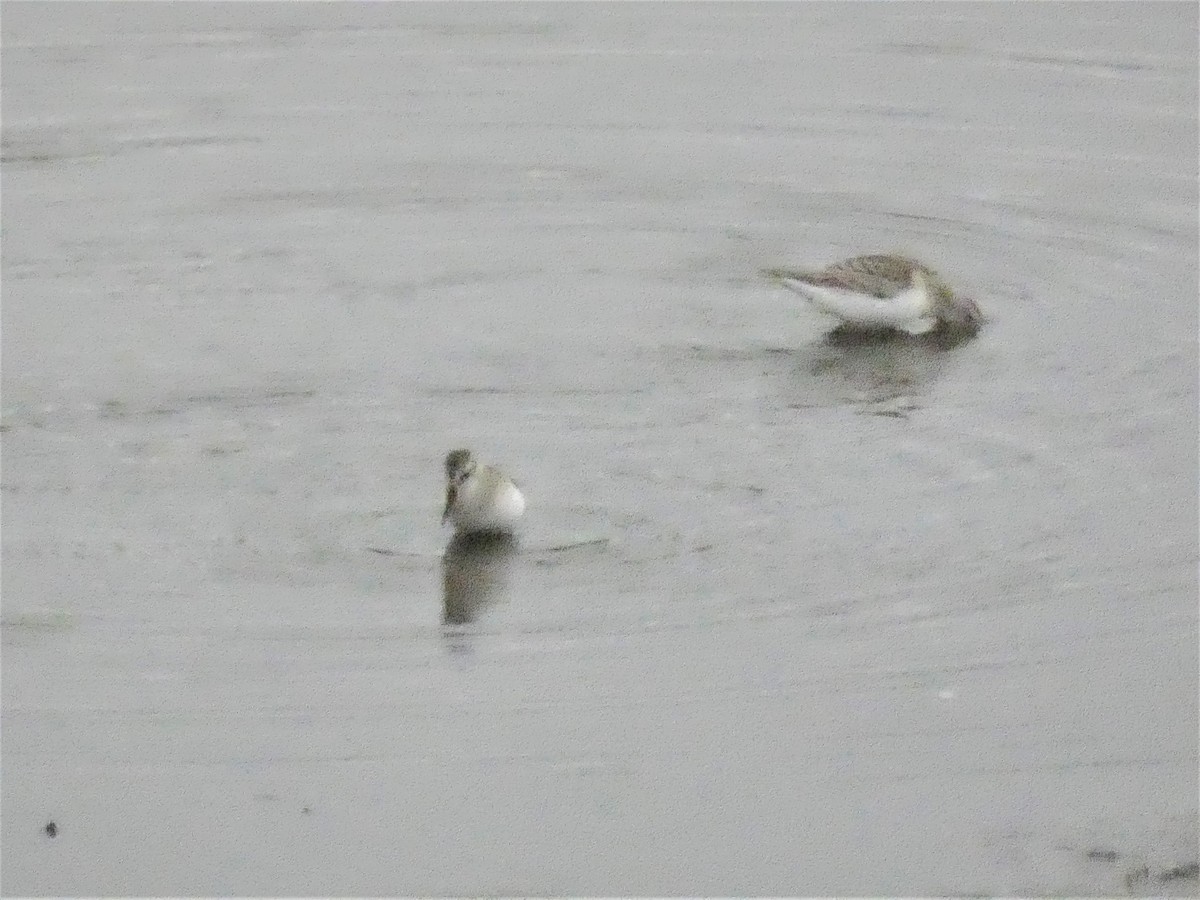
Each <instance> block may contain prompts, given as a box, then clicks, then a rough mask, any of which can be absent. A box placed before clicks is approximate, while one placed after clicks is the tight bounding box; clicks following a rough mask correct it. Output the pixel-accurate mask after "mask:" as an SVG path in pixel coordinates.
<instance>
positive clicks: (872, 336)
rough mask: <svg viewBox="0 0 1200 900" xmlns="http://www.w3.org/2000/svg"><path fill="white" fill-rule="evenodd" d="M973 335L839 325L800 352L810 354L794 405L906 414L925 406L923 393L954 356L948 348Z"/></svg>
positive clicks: (796, 388)
mask: <svg viewBox="0 0 1200 900" xmlns="http://www.w3.org/2000/svg"><path fill="white" fill-rule="evenodd" d="M972 336H973V335H972V334H971V333H969V332H963V331H951V330H938V331H934V332H931V333H929V334H922V335H910V334H904V333H902V332H896V331H864V330H862V329H856V328H847V327H844V326H839V327H837V328H834V329H833V330H832V331H830V332H829V333H828V334H826V335H825V337H824V339H823V340H821V341H820V342H819V343H815V344H811V345H809V346H808V347H807V348H804V349H802V350H800V351H798V352H797V353H796V354H795V357H794V358H796V357H799V358H800V359H801V360H803V358H804V357H808V358H807V360H803V361H802V362H801V368H800V369H799V370H798V371H797V375H798V376H800V377H799V378H798V379H797V380H795V381H794V382H793V384H792V386H791V387H792V390H793V392H794V396H793V398H792V402H791V403H790V404H789V405H790V406H792V407H805V406H827V405H842V404H852V405H861V406H863V408H864V411H865V412H871V413H873V414H877V415H901V416H903V415H906V414H907V412H909V411H911V410H913V409H916V408H919V407H920V406H921V405H922V401H921V399H920V398H921V395H923V394H924V393H925V391H926V390H927V388H928V387H929V385H930V384H931V383H932V382H933V381H935V380H936V379H937V378H938V376H939V375H940V374H941V372H942V370H943V367H944V366H945V365H946V363H947V362H948V360H949V357H948V356H946V355H945V354H946V351H949V350H953V349H954V348H956V347H958V346H959V345H961V344H962V343H963V342H965V341H968V340H970V339H971V337H972ZM813 376H816V377H815V378H814V377H813Z"/></svg>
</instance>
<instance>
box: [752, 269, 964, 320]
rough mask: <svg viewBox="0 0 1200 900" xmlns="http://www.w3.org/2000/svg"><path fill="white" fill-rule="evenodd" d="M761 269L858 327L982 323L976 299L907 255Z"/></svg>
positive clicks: (825, 310)
mask: <svg viewBox="0 0 1200 900" xmlns="http://www.w3.org/2000/svg"><path fill="white" fill-rule="evenodd" d="M763 274H764V275H766V276H768V277H770V278H774V279H776V280H777V281H779V282H780V283H781V284H783V286H784V287H786V288H788V289H789V290H792V291H795V292H796V293H797V294H799V295H800V296H801V297H804V298H805V299H807V300H809V301H810V302H811V303H812V304H813V305H814V306H816V307H817V308H818V309H821V310H823V311H824V312H827V313H832V314H833V315H835V316H838V317H839V318H841V319H842V320H844V321H845V322H846V323H847V324H848V325H851V326H854V327H857V328H866V329H876V328H894V329H896V330H898V331H906V332H908V333H909V334H925V333H926V332H929V331H933V330H934V329H938V330H947V331H960V332H974V331H976V330H978V328H979V326H980V325H981V324H982V322H983V313H982V312H980V310H979V307H978V306H977V305H976V303H975V301H974V300H970V299H968V298H966V297H960V296H959V295H958V294H956V293H954V291H953V290H952V289H951V287H950V285H948V284H946V282H945V281H944V280H943V279H942V276H941V275H939V274H938V273H937V272H935V271H934V270H933V269H931V268H929V266H927V265H925V264H924V263H921V262H918V261H917V260H915V259H911V258H909V257H907V256H895V255H883V254H877V255H872V256H855V257H852V258H851V259H847V260H843V261H842V262H838V263H834V264H833V265H831V266H826V267H825V268H824V269H821V270H819V271H809V270H806V269H789V268H776V269H765V270H764V271H763Z"/></svg>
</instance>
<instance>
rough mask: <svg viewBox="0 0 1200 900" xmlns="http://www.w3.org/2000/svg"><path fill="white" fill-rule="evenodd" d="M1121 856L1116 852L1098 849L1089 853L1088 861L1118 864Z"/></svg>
mask: <svg viewBox="0 0 1200 900" xmlns="http://www.w3.org/2000/svg"><path fill="white" fill-rule="evenodd" d="M1119 856H1120V854H1119V853H1117V851H1116V850H1101V849H1099V848H1097V849H1095V850H1089V851H1088V852H1087V858H1088V859H1098V860H1102V861H1103V862H1116V860H1117V858H1118V857H1119Z"/></svg>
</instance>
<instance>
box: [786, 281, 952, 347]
mask: <svg viewBox="0 0 1200 900" xmlns="http://www.w3.org/2000/svg"><path fill="white" fill-rule="evenodd" d="M783 283H784V285H785V286H786V287H788V288H789V289H791V290H793V291H795V292H796V293H797V294H799V295H800V296H801V297H804V298H805V299H806V300H808V301H809V302H811V303H812V304H813V306H816V307H817V308H818V309H820V310H822V311H824V312H827V313H830V314H831V315H835V316H837V317H838V318H840V319H844V320H845V321H847V322H850V323H852V324H854V325H862V326H865V327H869V328H898V329H901V330H902V331H907V332H909V333H910V334H923V333H925V332H926V331H929V330H930V329H931V328H933V326H934V325H936V324H937V319H936V318H935V317H934V315H933V309H932V304H931V303H930V301H929V293H928V292H927V291H926V290H925V287H924V285H923V284H922V285H913V286H912V287H909V288H906V289H905V290H903V291H901V292H900V293H898V294H895V295H893V296H891V297H873V296H871V295H870V294H863V293H859V292H857V291H848V290H845V289H842V288H832V287H825V286H822V285H814V284H809V283H807V282H804V281H797V280H795V279H792V278H785V279H783Z"/></svg>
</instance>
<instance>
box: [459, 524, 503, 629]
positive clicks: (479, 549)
mask: <svg viewBox="0 0 1200 900" xmlns="http://www.w3.org/2000/svg"><path fill="white" fill-rule="evenodd" d="M516 548H517V542H516V539H515V538H514V537H513V536H512V535H508V534H466V535H455V537H454V539H453V540H452V541H450V544H449V545H448V546H447V547H446V553H445V555H444V556H443V557H442V623H443V624H444V625H446V626H450V627H447V628H446V630H445V634H446V635H447V636H448V637H451V636H454V635H459V636H461V634H462V632H461V630H460V629H457V628H454V627H452V626H458V625H467V624H470V623H471V622H474V621H475V620H476V619H477V618H478V617H479V615H480V614H481V613H482V612H483V611H484V609H486V608H487V607H488V606H490V605H491V604H493V603H495V602H496V601H497V600H498V599H500V596H501V594H502V593H503V591H504V589H505V587H506V586H507V584H508V570H509V566H510V564H511V562H512V557H513V555H514V553H515V552H516Z"/></svg>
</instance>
